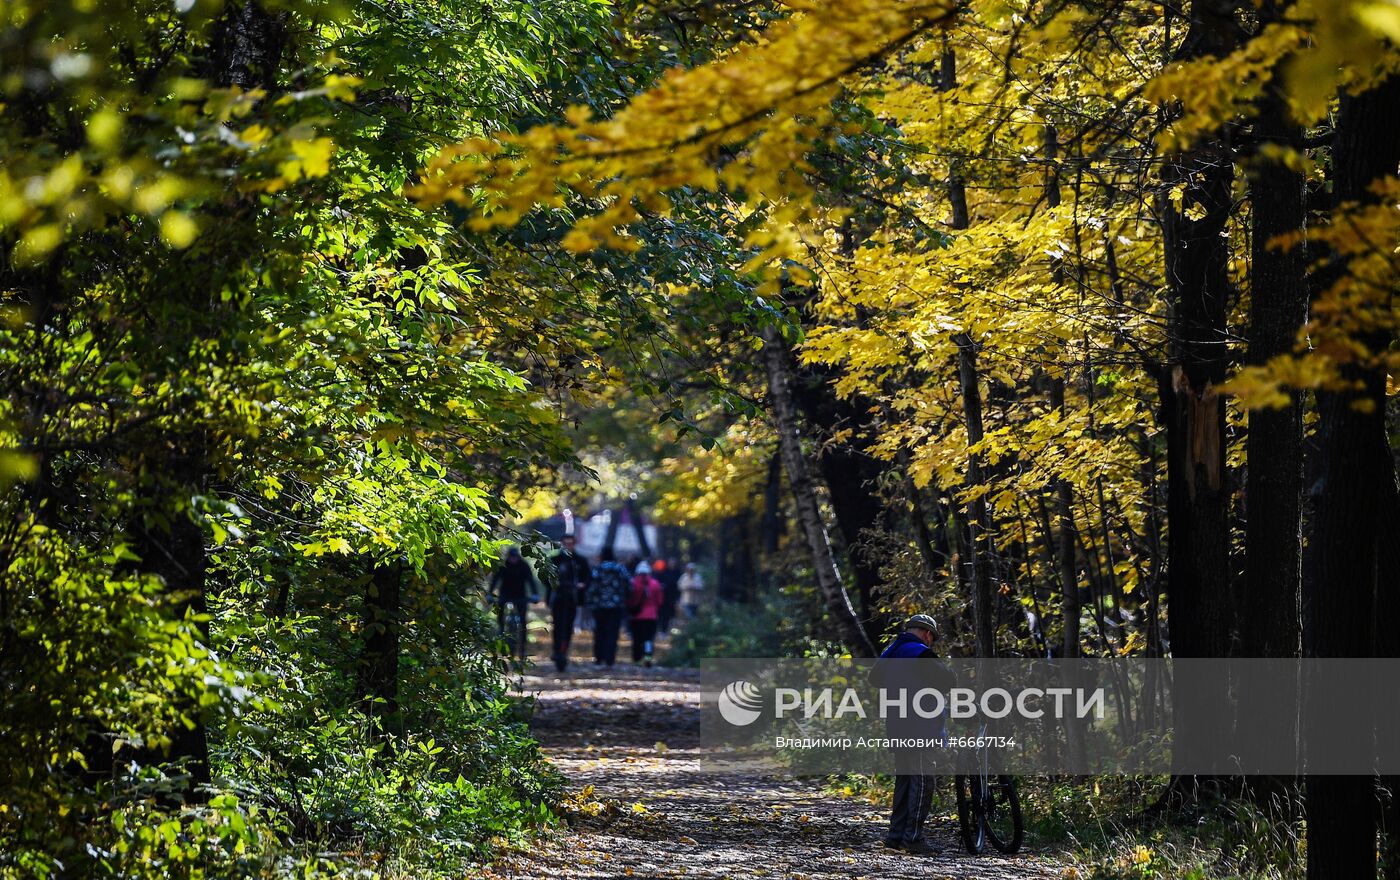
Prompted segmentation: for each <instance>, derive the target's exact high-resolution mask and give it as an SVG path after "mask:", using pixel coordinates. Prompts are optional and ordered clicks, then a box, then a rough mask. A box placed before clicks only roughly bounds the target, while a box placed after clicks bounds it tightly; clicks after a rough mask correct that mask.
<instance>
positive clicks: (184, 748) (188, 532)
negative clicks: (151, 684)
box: [109, 440, 210, 802]
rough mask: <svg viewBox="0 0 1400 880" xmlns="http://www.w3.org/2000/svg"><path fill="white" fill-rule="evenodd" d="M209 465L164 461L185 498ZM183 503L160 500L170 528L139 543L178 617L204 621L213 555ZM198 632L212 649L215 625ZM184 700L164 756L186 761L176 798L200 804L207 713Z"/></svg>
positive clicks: (144, 532)
mask: <svg viewBox="0 0 1400 880" xmlns="http://www.w3.org/2000/svg"><path fill="white" fill-rule="evenodd" d="M189 443H190V445H191V446H195V447H197V446H198V445H199V444H198V443H197V441H193V440H192V441H189ZM203 461H204V456H203V455H202V454H200V455H196V456H194V457H193V459H191V458H188V457H186V456H185V455H183V454H181V453H175V454H174V457H173V458H166V459H163V460H162V463H163V464H164V465H165V466H167V467H169V468H170V470H169V472H168V473H169V476H171V477H173V478H174V482H175V484H176V485H177V486H180V487H181V490H180V492H181V495H184V497H185V498H188V496H189V495H192V494H196V492H198V491H199V489H198V488H194V489H191V490H189V492H188V494H186V492H185V490H184V487H185V486H186V485H190V486H198V484H197V483H194V482H192V481H193V480H194V479H195V477H194V476H193V475H192V474H191V467H192V466H196V465H200V464H202V463H203ZM182 500H183V499H169V498H160V499H158V500H156V501H155V502H154V504H155V505H156V506H157V507H158V508H159V509H161V510H162V511H168V510H170V508H171V507H172V506H174V507H176V509H175V510H174V511H173V512H171V513H170V515H169V525H168V527H166V528H156V527H153V526H152V525H150V524H149V523H142V524H139V525H138V526H137V528H138V534H137V536H136V537H137V542H136V543H137V547H138V548H139V552H140V555H141V564H142V567H143V568H144V569H145V570H146V571H148V572H151V573H152V574H155V575H158V576H159V577H160V579H161V581H162V582H163V583H164V585H165V589H166V591H167V592H168V593H170V594H171V595H172V596H175V597H178V602H177V603H176V605H175V608H174V613H175V616H176V617H178V618H184V617H187V616H189V615H195V616H200V617H202V616H204V615H205V614H206V613H207V611H208V608H207V605H206V602H205V587H206V583H205V582H206V580H207V577H208V554H207V552H206V549H205V546H204V532H203V531H202V530H201V529H200V527H199V526H198V524H196V523H195V522H194V520H193V519H191V517H190V512H189V511H188V510H181V509H178V508H179V503H180V501H182ZM198 627H199V635H200V638H201V639H202V640H203V641H204V642H205V644H208V641H209V624H208V623H207V622H204V623H200V624H198ZM179 701H180V708H181V710H182V711H183V712H184V713H185V715H186V717H187V718H188V722H189V723H188V724H179V725H176V726H175V729H174V730H173V731H172V732H171V735H170V736H171V743H170V749H169V754H168V756H160V757H169V758H171V759H175V760H181V761H183V762H184V766H185V770H186V772H188V773H189V777H190V782H191V783H192V786H191V787H190V788H189V789H188V790H185V791H182V792H180V793H179V795H178V797H177V798H175V799H176V800H180V799H183V800H185V801H194V802H199V801H202V800H203V799H204V796H205V795H204V792H203V791H202V790H201V787H202V786H207V785H208V784H209V780H210V773H209V734H208V726H207V721H208V719H207V718H206V717H205V715H204V711H203V709H202V708H201V707H200V706H199V705H198V703H197V702H196V701H195V700H194V699H193V698H192V697H190V696H188V695H181V696H180V698H179ZM109 752H110V749H109ZM152 757H156V756H152Z"/></svg>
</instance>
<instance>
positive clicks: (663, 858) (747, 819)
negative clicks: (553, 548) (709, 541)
mask: <svg viewBox="0 0 1400 880" xmlns="http://www.w3.org/2000/svg"><path fill="white" fill-rule="evenodd" d="M697 683H698V675H697V674H696V673H694V672H691V671H685V670H663V669H641V668H637V667H633V666H630V665H627V664H625V663H620V664H619V665H618V666H617V667H616V668H614V669H612V670H607V671H601V670H595V668H594V667H593V664H592V663H576V664H575V666H574V667H573V668H571V669H570V671H569V672H568V673H566V674H564V675H557V674H555V673H554V672H553V670H552V669H550V670H549V671H548V672H545V671H540V672H539V673H538V674H535V675H531V676H527V677H526V679H525V682H524V687H525V690H526V691H527V692H532V693H537V694H538V699H539V706H538V711H537V714H536V719H535V724H534V728H535V731H536V734H537V735H538V736H539V738H540V741H541V743H542V744H543V745H544V748H545V751H546V752H547V754H548V755H549V757H550V759H551V760H552V761H553V762H554V763H555V764H556V765H557V766H558V768H559V769H560V771H562V772H563V773H564V774H565V776H567V777H568V779H569V788H570V791H571V792H573V793H574V794H575V795H577V793H579V792H581V791H583V790H584V789H585V788H586V787H587V786H592V787H593V791H592V795H591V796H590V797H589V798H587V799H579V798H577V797H576V798H575V801H576V803H577V802H582V803H583V804H585V806H584V808H583V809H582V810H580V811H579V812H577V813H575V819H574V820H573V821H572V822H571V827H570V830H569V831H568V832H566V833H564V834H562V835H560V836H559V837H557V838H556V839H553V840H550V841H547V842H545V843H543V844H542V845H541V846H540V847H538V848H537V850H536V851H535V852H533V853H531V854H530V855H528V856H527V855H517V856H514V857H512V858H509V859H506V860H505V861H503V862H502V863H500V864H498V865H496V866H495V867H494V871H493V873H494V874H495V876H501V877H549V878H566V880H572V878H580V880H581V878H613V877H619V878H620V877H645V878H678V877H685V878H710V877H716V878H719V877H724V878H728V877H772V878H810V880H818V878H837V877H840V878H851V877H870V878H881V880H904V878H908V880H915V878H917V880H930V878H967V880H1027V878H1041V877H1060V876H1062V871H1063V869H1062V868H1061V867H1060V866H1058V865H1056V863H1055V862H1054V861H1052V860H1050V859H1048V858H1044V857H1038V856H1036V855H1034V854H1030V855H1027V854H1022V855H1018V856H1016V857H1014V858H996V857H987V856H981V857H976V858H974V857H970V856H967V855H966V854H965V853H963V852H962V851H961V849H960V848H959V847H958V844H957V839H956V825H955V823H954V821H952V820H951V819H949V818H948V817H935V818H934V819H933V820H932V821H931V822H930V825H929V829H928V837H929V840H930V842H932V843H933V844H935V845H936V846H938V847H939V848H940V849H941V852H940V853H939V854H938V855H935V856H912V855H905V854H903V853H897V852H891V851H889V850H883V849H882V848H881V847H880V845H879V844H880V842H881V840H882V839H883V832H884V828H885V825H884V823H885V820H886V815H885V812H884V810H883V809H882V808H881V807H880V806H878V805H873V804H867V803H865V802H863V801H860V800H855V799H851V798H842V797H835V796H832V795H830V794H827V793H825V792H823V791H822V790H821V788H820V786H819V785H818V784H817V783H816V782H815V781H813V780H800V779H799V780H794V779H783V778H774V777H760V776H736V775H717V774H714V773H711V772H706V770H705V769H704V768H703V766H702V761H701V757H702V753H701V752H700V750H699V748H698V725H699V720H698V719H699V704H698V699H697V697H696V696H695V688H696V686H697ZM588 802H593V803H592V806H586V804H587V803H588ZM637 805H640V806H637ZM600 809H601V812H600V813H598V815H595V816H590V815H587V814H588V813H589V812H592V811H598V810H600Z"/></svg>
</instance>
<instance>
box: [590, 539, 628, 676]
mask: <svg viewBox="0 0 1400 880" xmlns="http://www.w3.org/2000/svg"><path fill="white" fill-rule="evenodd" d="M602 560H603V561H602V562H601V563H599V565H598V569H597V570H596V571H594V572H593V578H592V580H591V581H590V582H589V585H588V591H587V598H586V599H585V604H586V605H587V606H588V609H589V610H590V611H592V612H593V661H594V662H595V663H597V664H598V665H599V666H607V667H611V666H612V665H613V664H614V663H616V662H617V637H618V634H619V633H620V632H621V631H622V612H623V609H624V608H625V606H626V605H627V595H628V588H629V583H628V582H629V580H630V577H629V575H628V573H627V569H626V568H625V567H623V565H622V563H620V562H618V561H617V556H616V554H614V553H613V550H612V548H611V547H604V548H603V554H602Z"/></svg>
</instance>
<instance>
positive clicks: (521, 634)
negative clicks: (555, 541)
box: [489, 547, 540, 660]
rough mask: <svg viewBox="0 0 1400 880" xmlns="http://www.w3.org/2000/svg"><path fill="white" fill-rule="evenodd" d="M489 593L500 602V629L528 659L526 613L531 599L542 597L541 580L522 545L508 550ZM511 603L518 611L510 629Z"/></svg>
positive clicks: (498, 607) (494, 599) (508, 640)
mask: <svg viewBox="0 0 1400 880" xmlns="http://www.w3.org/2000/svg"><path fill="white" fill-rule="evenodd" d="M489 595H490V597H491V601H492V602H493V603H494V604H495V606H496V627H497V629H498V630H499V631H500V633H501V635H503V636H505V637H506V640H507V642H508V643H509V645H510V651H511V653H512V654H515V655H518V656H519V657H520V659H521V660H524V659H525V654H526V652H527V645H526V643H525V639H526V635H525V619H526V614H527V612H528V608H529V606H530V603H531V602H538V601H539V599H540V582H539V580H538V579H536V577H535V572H534V569H532V568H530V563H528V562H526V561H525V559H524V557H522V556H521V555H520V550H519V549H517V548H515V547H512V548H510V549H509V550H507V551H506V559H505V562H504V563H502V565H501V567H500V568H498V569H496V573H495V574H494V575H492V576H491V587H490V591H489ZM507 606H510V607H511V608H512V609H513V610H514V611H515V615H514V618H513V619H512V620H511V621H510V623H511V625H510V627H509V631H507V629H508V628H507V626H506V617H507V615H506V607H507Z"/></svg>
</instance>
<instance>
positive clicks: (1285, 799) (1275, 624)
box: [1238, 4, 1308, 815]
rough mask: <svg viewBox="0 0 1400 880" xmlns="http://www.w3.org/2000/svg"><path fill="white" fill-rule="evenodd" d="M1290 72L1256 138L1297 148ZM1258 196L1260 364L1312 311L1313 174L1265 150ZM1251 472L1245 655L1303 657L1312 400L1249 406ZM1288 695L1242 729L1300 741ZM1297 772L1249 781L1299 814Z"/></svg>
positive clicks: (1242, 717) (1271, 10)
mask: <svg viewBox="0 0 1400 880" xmlns="http://www.w3.org/2000/svg"><path fill="white" fill-rule="evenodd" d="M1280 13H1281V9H1280V8H1278V7H1276V6H1274V5H1273V4H1269V5H1267V6H1266V8H1265V9H1264V10H1263V14H1264V15H1265V16H1266V17H1268V18H1269V19H1270V20H1277V18H1278V17H1279V15H1280ZM1281 77H1282V73H1281V72H1280V73H1279V74H1277V75H1276V76H1275V79H1274V80H1273V81H1272V82H1271V83H1270V84H1269V86H1267V87H1266V88H1265V92H1264V95H1263V96H1262V97H1261V98H1260V101H1259V105H1258V109H1257V116H1256V117H1255V121H1254V136H1255V140H1256V141H1258V142H1259V143H1260V144H1275V145H1279V146H1283V147H1291V148H1295V149H1296V148H1298V146H1299V145H1300V144H1301V143H1302V130H1301V128H1300V127H1299V126H1298V125H1297V124H1296V123H1294V122H1293V121H1292V119H1291V117H1290V116H1289V111H1288V105H1287V102H1286V100H1285V97H1284V94H1283V85H1282V82H1281ZM1249 191H1250V201H1251V204H1252V209H1253V210H1252V215H1251V216H1252V225H1251V230H1250V235H1251V245H1252V251H1251V255H1250V257H1251V267H1250V310H1249V352H1248V361H1249V363H1251V364H1256V365H1262V364H1265V363H1267V362H1268V361H1269V360H1270V359H1271V358H1274V357H1276V356H1278V355H1283V354H1287V353H1289V352H1291V351H1292V350H1293V347H1294V345H1295V343H1296V338H1297V334H1298V332H1299V330H1300V329H1301V328H1302V325H1303V322H1304V321H1305V320H1306V319H1307V310H1308V283H1307V264H1306V260H1305V256H1304V251H1303V245H1302V242H1301V241H1299V242H1296V243H1294V244H1293V245H1292V246H1291V247H1287V248H1284V247H1279V246H1277V245H1275V244H1274V240H1275V239H1276V238H1278V237H1279V236H1282V235H1288V234H1294V233H1301V232H1302V230H1303V227H1304V220H1305V217H1306V211H1307V205H1306V180H1305V179H1304V177H1303V175H1302V174H1301V173H1300V172H1297V171H1294V170H1292V169H1290V168H1288V167H1287V166H1286V165H1284V164H1283V163H1281V162H1277V161H1272V160H1270V159H1269V158H1268V157H1267V156H1265V155H1263V154H1262V151H1260V152H1259V153H1258V154H1256V156H1255V158H1254V161H1253V164H1252V167H1251V173H1250V180H1249ZM1246 450H1247V459H1246V460H1247V464H1246V470H1245V492H1244V499H1245V501H1244V507H1245V527H1244V533H1245V577H1244V591H1243V593H1244V594H1243V596H1241V601H1240V603H1239V607H1240V608H1241V609H1242V610H1244V611H1245V612H1246V613H1247V614H1248V620H1249V622H1248V624H1247V625H1241V626H1240V628H1239V650H1240V654H1241V655H1242V656H1245V657H1296V656H1299V654H1300V653H1301V650H1302V645H1301V641H1300V640H1301V635H1302V618H1301V597H1300V590H1301V586H1302V584H1301V581H1302V559H1303V539H1302V537H1303V535H1302V495H1303V405H1302V400H1301V398H1300V396H1299V395H1298V394H1297V393H1296V392H1295V393H1293V394H1291V395H1290V399H1289V402H1288V404H1287V405H1286V406H1283V407H1280V408H1277V409H1256V410H1253V411H1251V412H1250V414H1249V433H1248V435H1247V436H1246ZM1275 698H1282V699H1288V695H1283V694H1270V693H1267V689H1264V688H1248V689H1245V690H1244V691H1242V692H1241V693H1240V713H1239V725H1238V729H1239V736H1240V737H1241V738H1242V741H1248V740H1251V739H1255V738H1258V737H1264V736H1267V737H1271V738H1273V739H1275V740H1276V741H1279V742H1292V741H1295V740H1296V737H1297V729H1296V726H1293V725H1290V726H1289V727H1288V728H1287V729H1282V730H1281V729H1277V728H1274V729H1270V730H1257V729H1255V725H1254V724H1253V722H1252V719H1255V718H1262V717H1264V714H1263V712H1261V711H1255V709H1254V706H1255V705H1256V703H1255V701H1256V700H1259V701H1265V700H1272V699H1275ZM1294 784H1295V783H1294V780H1293V779H1291V778H1285V777H1276V776H1268V777H1257V778H1253V779H1250V780H1249V781H1248V787H1249V791H1250V792H1251V793H1252V795H1253V797H1254V798H1255V800H1257V801H1258V802H1260V803H1261V804H1264V805H1265V806H1266V807H1267V808H1269V809H1271V810H1278V811H1279V812H1282V813H1284V814H1285V815H1287V814H1290V813H1291V812H1294V811H1293V810H1292V805H1293V804H1294V803H1295V802H1296V799H1295V798H1294V797H1292V792H1293V789H1294Z"/></svg>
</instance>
